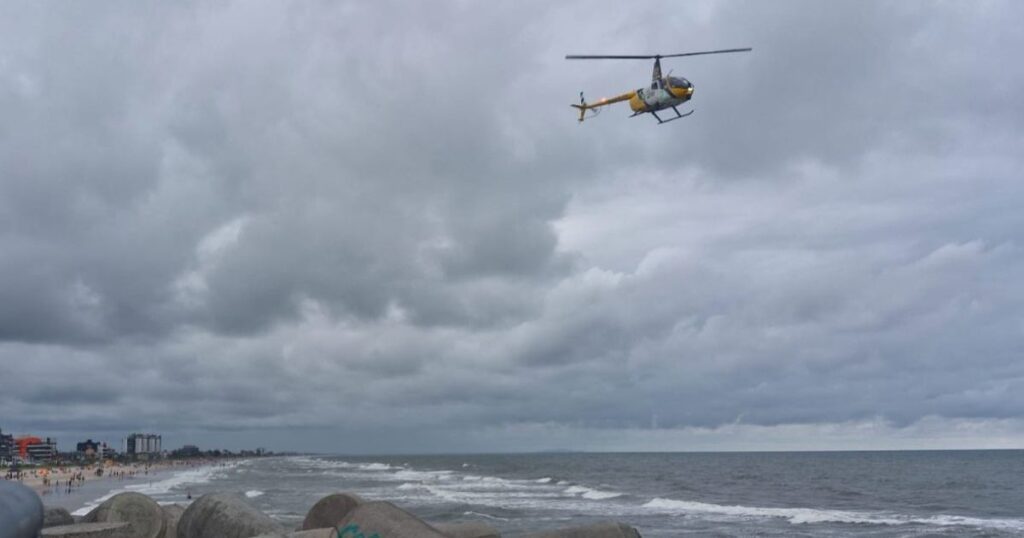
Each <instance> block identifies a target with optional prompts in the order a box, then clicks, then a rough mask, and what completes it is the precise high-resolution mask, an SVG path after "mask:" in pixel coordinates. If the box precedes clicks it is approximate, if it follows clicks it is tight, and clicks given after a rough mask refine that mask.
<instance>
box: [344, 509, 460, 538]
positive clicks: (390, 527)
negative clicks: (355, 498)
mask: <svg viewBox="0 0 1024 538" xmlns="http://www.w3.org/2000/svg"><path fill="white" fill-rule="evenodd" d="M337 528H338V529H339V531H338V536H339V537H340V538H449V537H448V536H446V535H445V534H444V533H442V532H441V531H439V530H437V529H435V528H434V527H432V526H431V525H429V524H427V523H426V522H425V521H423V520H422V519H419V518H417V517H416V516H414V515H412V514H410V513H409V512H406V511H405V510H402V509H401V508H399V507H397V506H395V505H393V504H391V503H389V502H387V501H371V502H366V503H362V504H360V505H357V506H356V507H355V508H353V509H352V510H351V511H349V513H348V514H347V515H346V516H345V518H344V519H343V520H341V521H340V522H338V524H337Z"/></svg>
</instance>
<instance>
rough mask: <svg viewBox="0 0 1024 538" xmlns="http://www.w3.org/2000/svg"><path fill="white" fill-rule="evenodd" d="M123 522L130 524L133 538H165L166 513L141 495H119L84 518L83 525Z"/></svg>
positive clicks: (152, 501)
mask: <svg viewBox="0 0 1024 538" xmlns="http://www.w3.org/2000/svg"><path fill="white" fill-rule="evenodd" d="M122 521H123V522H125V523H128V524H129V528H130V534H128V535H127V536H130V537H131V538H164V530H165V528H166V526H165V525H164V511H163V510H161V509H160V505H159V504H157V503H156V501H154V500H153V499H150V498H149V497H147V496H145V495H143V494H141V493H135V492H128V493H118V494H117V495H114V496H113V497H111V498H109V499H107V500H106V501H103V504H101V505H99V506H97V507H96V508H94V509H93V510H92V511H91V512H89V513H88V514H86V515H85V517H84V518H82V522H83V523H119V522H122ZM58 528H59V527H58Z"/></svg>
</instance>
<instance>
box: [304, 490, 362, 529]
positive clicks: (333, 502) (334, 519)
mask: <svg viewBox="0 0 1024 538" xmlns="http://www.w3.org/2000/svg"><path fill="white" fill-rule="evenodd" d="M364 502H366V501H364V500H363V499H362V498H361V497H360V496H358V495H355V494H352V493H332V494H330V495H328V496H326V497H324V498H323V499H320V500H319V501H317V502H316V504H314V505H313V508H310V509H309V512H307V513H306V519H305V520H304V521H303V522H302V530H310V529H322V528H326V527H333V526H335V525H337V524H338V522H339V521H341V520H343V519H345V516H347V515H348V513H349V512H350V511H352V509H353V508H355V507H356V506H359V505H360V504H363V503H364Z"/></svg>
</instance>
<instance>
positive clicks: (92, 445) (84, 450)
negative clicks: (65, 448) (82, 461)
mask: <svg viewBox="0 0 1024 538" xmlns="http://www.w3.org/2000/svg"><path fill="white" fill-rule="evenodd" d="M75 451H76V452H78V456H79V457H82V458H86V459H90V460H91V459H95V458H96V456H98V455H99V452H100V444H99V443H97V442H96V441H93V440H92V439H87V440H85V441H82V442H81V443H78V444H77V445H75Z"/></svg>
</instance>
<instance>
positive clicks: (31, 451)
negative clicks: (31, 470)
mask: <svg viewBox="0 0 1024 538" xmlns="http://www.w3.org/2000/svg"><path fill="white" fill-rule="evenodd" d="M31 439H34V440H35V442H30V443H26V444H25V452H26V454H27V455H28V458H29V459H30V460H31V461H34V462H38V463H47V462H51V461H53V460H55V459H57V440H56V439H51V438H49V437H47V438H46V440H45V441H43V440H40V439H39V438H38V437H32V438H31Z"/></svg>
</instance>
